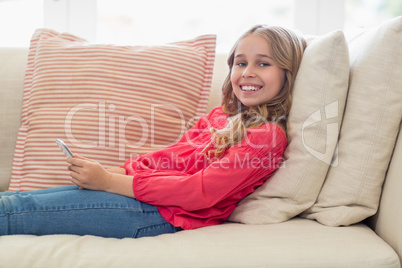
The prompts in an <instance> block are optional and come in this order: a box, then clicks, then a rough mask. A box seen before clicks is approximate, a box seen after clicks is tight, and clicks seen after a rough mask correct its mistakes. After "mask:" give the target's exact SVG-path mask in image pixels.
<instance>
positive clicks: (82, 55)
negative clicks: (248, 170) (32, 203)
mask: <svg viewBox="0 0 402 268" xmlns="http://www.w3.org/2000/svg"><path fill="white" fill-rule="evenodd" d="M215 39H216V37H215V36H214V35H205V36H200V37H197V38H195V39H193V40H188V41H182V42H176V43H173V44H169V45H161V46H146V47H145V46H116V45H102V44H89V43H88V42H86V41H85V40H83V39H81V38H78V37H76V36H73V35H70V34H65V33H64V34H60V33H57V32H55V31H52V30H47V29H39V30H37V31H36V32H35V34H34V35H33V38H32V40H31V46H30V49H29V55H28V67H27V71H26V76H25V84H24V97H23V108H22V126H21V127H20V129H19V133H18V140H17V147H16V150H15V154H14V162H13V169H12V179H11V183H10V188H9V189H10V190H12V191H16V190H20V191H24V190H35V189H41V188H48V187H53V186H59V185H65V184H69V183H70V181H69V175H68V172H67V170H66V167H67V163H66V157H65V156H64V155H63V153H62V152H61V150H60V149H59V148H58V147H57V145H56V143H55V139H56V138H59V139H62V140H64V142H65V143H66V144H67V145H68V146H69V147H70V149H71V150H72V151H73V153H78V154H81V155H83V156H86V157H89V158H93V159H95V160H98V161H99V162H100V163H102V164H103V165H104V166H106V167H112V166H120V165H121V164H123V163H124V162H125V161H126V159H127V158H129V157H130V156H135V155H138V154H142V153H146V152H149V151H152V150H155V149H158V148H162V147H165V146H166V145H168V144H170V143H172V142H174V141H175V140H177V139H178V138H179V137H180V136H181V134H182V133H183V132H184V131H185V128H186V126H187V124H191V122H194V120H196V119H197V118H198V117H200V116H202V115H204V114H205V112H206V107H207V103H208V96H209V90H210V86H211V78H212V71H213V63H214V57H215Z"/></svg>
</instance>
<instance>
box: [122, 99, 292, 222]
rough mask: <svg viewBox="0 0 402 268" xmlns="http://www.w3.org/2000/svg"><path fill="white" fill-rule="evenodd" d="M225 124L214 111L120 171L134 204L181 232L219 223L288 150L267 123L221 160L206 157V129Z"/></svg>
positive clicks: (280, 132)
mask: <svg viewBox="0 0 402 268" xmlns="http://www.w3.org/2000/svg"><path fill="white" fill-rule="evenodd" d="M227 119H228V115H227V114H225V113H224V112H223V111H222V108H221V107H217V108H215V109H213V110H212V111H211V112H210V113H209V114H208V115H206V116H204V117H202V118H201V119H200V120H199V121H198V122H197V123H196V124H195V125H194V126H193V127H192V128H191V129H190V130H188V131H187V132H186V133H185V134H184V135H183V137H182V138H181V139H180V140H179V141H178V142H176V143H175V144H173V145H170V146H168V147H166V148H164V149H162V150H159V151H155V152H152V153H148V154H144V155H141V156H138V157H134V158H131V159H129V160H128V161H127V162H126V163H125V164H124V165H123V166H122V167H123V168H125V169H126V174H127V175H131V176H133V190H134V195H135V198H136V199H137V200H139V201H142V202H145V203H148V204H151V205H154V206H156V207H157V208H158V210H159V212H160V214H161V215H162V217H163V218H164V219H165V220H166V221H168V222H169V223H171V224H172V225H174V226H176V227H181V228H183V229H185V230H188V229H195V228H199V227H204V226H210V225H216V224H220V223H223V222H224V221H225V220H226V219H227V218H228V217H229V216H230V214H231V213H232V212H233V210H234V209H235V207H236V205H237V204H238V202H239V201H240V200H241V199H243V198H244V197H246V196H247V195H248V194H250V193H252V192H253V191H254V190H255V189H256V188H257V187H258V186H260V185H262V184H263V183H264V182H265V181H266V180H267V179H268V178H269V177H270V176H271V174H272V173H273V172H274V171H275V170H276V169H277V168H278V167H279V165H280V163H281V162H282V160H283V152H284V150H285V147H286V144H287V141H286V135H285V133H284V132H283V130H282V129H281V128H280V127H278V126H277V125H275V124H274V123H266V124H264V125H262V126H259V127H255V128H249V129H248V130H247V136H246V137H245V138H244V140H243V141H242V142H241V143H240V144H237V145H234V146H232V147H230V148H229V149H227V150H226V151H225V153H224V155H223V156H222V157H220V158H218V159H211V158H210V157H206V154H205V151H203V150H204V148H205V147H207V149H208V148H210V147H211V146H213V145H211V138H212V134H211V130H210V129H211V127H213V128H216V129H222V128H224V127H225V126H226V125H227V124H228V120H227Z"/></svg>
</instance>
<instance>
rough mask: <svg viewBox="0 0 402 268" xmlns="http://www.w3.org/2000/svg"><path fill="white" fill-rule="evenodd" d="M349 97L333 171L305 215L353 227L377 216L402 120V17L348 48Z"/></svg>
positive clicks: (331, 224)
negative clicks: (370, 217)
mask: <svg viewBox="0 0 402 268" xmlns="http://www.w3.org/2000/svg"><path fill="white" fill-rule="evenodd" d="M349 46H350V61H351V77H350V88H349V95H348V100H347V105H346V110H345V115H344V120H343V122H342V129H341V135H340V137H341V138H340V140H339V153H338V163H339V165H338V166H336V167H331V168H330V170H329V172H328V176H327V178H326V180H325V183H324V186H323V188H322V190H321V193H320V195H319V197H318V200H317V202H316V204H314V206H313V207H312V208H311V209H309V210H308V211H307V212H306V213H305V214H304V216H305V217H307V218H310V219H316V220H318V221H319V222H321V223H323V224H326V225H330V226H339V225H350V224H353V223H356V222H360V221H361V220H363V219H365V218H366V217H368V216H370V215H373V214H374V213H375V212H376V211H377V208H378V203H379V199H380V195H381V190H382V184H383V181H384V177H385V174H386V171H387V168H388V164H389V161H390V158H391V155H392V152H393V149H394V146H395V141H396V137H397V135H398V131H399V125H400V122H401V119H402V17H397V18H395V19H392V20H390V21H388V22H386V23H384V24H382V25H380V26H379V27H376V28H374V29H371V30H367V31H366V32H364V33H363V34H361V35H360V36H358V37H357V38H355V39H353V40H352V41H351V42H350V44H349Z"/></svg>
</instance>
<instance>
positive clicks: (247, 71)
mask: <svg viewBox="0 0 402 268" xmlns="http://www.w3.org/2000/svg"><path fill="white" fill-rule="evenodd" d="M254 76H255V72H254V69H253V68H252V67H251V66H247V68H246V69H245V70H244V72H243V74H242V77H254Z"/></svg>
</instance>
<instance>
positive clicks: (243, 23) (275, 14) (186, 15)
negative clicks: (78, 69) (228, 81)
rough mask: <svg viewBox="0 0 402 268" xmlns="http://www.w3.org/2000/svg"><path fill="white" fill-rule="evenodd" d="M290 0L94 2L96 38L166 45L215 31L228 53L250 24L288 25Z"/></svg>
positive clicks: (291, 5) (119, 41)
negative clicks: (95, 7) (95, 8)
mask: <svg viewBox="0 0 402 268" xmlns="http://www.w3.org/2000/svg"><path fill="white" fill-rule="evenodd" d="M292 8H293V0H281V1H261V0H247V1H244V0H202V1H188V0H169V1H155V0H150V1H141V2H140V1H132V0H98V1H97V9H98V14H97V17H98V24H97V42H106V43H110V42H113V43H124V44H146V45H148V44H155V43H168V42H174V41H179V40H185V39H190V38H194V37H196V36H198V35H201V34H217V36H218V47H217V50H218V51H219V50H222V51H228V50H229V49H230V48H231V46H232V45H233V44H234V42H235V40H237V38H238V37H239V36H240V35H241V34H242V33H243V32H244V31H246V30H248V29H249V28H250V27H252V26H254V25H255V24H279V25H283V26H288V27H291V26H292V12H293V9H292Z"/></svg>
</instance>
